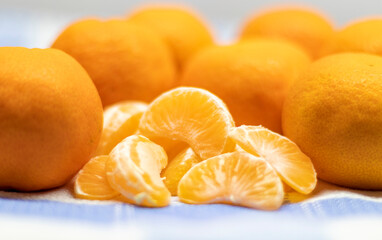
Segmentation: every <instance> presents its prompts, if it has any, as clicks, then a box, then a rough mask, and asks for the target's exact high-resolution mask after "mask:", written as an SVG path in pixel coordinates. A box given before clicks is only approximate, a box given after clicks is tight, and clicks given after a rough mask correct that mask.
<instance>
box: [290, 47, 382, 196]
mask: <svg viewBox="0 0 382 240" xmlns="http://www.w3.org/2000/svg"><path fill="white" fill-rule="evenodd" d="M381 82H382V58H381V57H379V56H376V55H371V54H365V53H342V54H336V55H331V56H327V57H324V58H322V59H320V60H318V61H316V62H315V63H313V64H312V65H311V67H310V68H309V69H308V70H307V71H306V72H305V73H304V74H303V75H302V76H301V78H300V79H299V80H298V81H296V82H295V84H294V85H293V87H292V88H291V90H290V92H289V94H288V97H287V99H286V101H285V105H284V111H283V130H284V134H285V136H286V137H288V138H290V139H291V140H292V141H293V142H295V143H296V144H297V145H298V146H299V147H300V148H301V150H302V151H303V152H304V153H305V154H307V155H308V156H309V157H310V158H311V159H312V162H313V164H314V166H315V168H316V170H317V174H318V177H319V178H321V179H323V180H325V181H328V182H331V183H334V184H338V185H342V186H346V187H353V188H363V189H379V190H381V189H382V175H381V172H382V162H381V159H382V148H381V142H382V124H381V123H382V84H381Z"/></svg>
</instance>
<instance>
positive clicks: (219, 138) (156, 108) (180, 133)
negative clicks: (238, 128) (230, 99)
mask: <svg viewBox="0 0 382 240" xmlns="http://www.w3.org/2000/svg"><path fill="white" fill-rule="evenodd" d="M233 126H234V122H233V120H232V116H231V114H230V113H229V111H228V109H227V107H226V106H225V104H224V103H223V101H222V100H220V99H219V98H218V97H216V96H215V95H213V94H212V93H210V92H208V91H206V90H204V89H200V88H191V87H180V88H175V89H173V90H170V91H168V92H166V93H164V94H162V95H161V96H159V97H158V98H157V99H155V100H154V101H153V102H152V103H151V104H150V105H149V107H148V109H147V111H146V112H145V113H144V114H143V116H142V118H141V121H140V124H139V131H140V133H142V134H143V135H145V136H147V137H149V138H150V139H151V138H156V137H167V138H170V139H172V140H179V141H183V142H186V143H187V144H188V145H189V146H190V147H191V148H192V149H193V150H194V151H195V153H196V154H197V155H198V156H200V157H201V158H202V159H207V158H210V157H213V156H216V155H219V154H220V153H222V152H223V150H224V148H225V145H226V142H227V138H228V133H229V130H230V129H231V128H232V127H233Z"/></svg>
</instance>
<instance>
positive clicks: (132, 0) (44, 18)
mask: <svg viewBox="0 0 382 240" xmlns="http://www.w3.org/2000/svg"><path fill="white" fill-rule="evenodd" d="M150 3H170V4H173V3H175V4H179V5H184V4H185V5H188V6H190V7H192V8H194V9H195V10H196V11H198V12H199V13H200V14H201V15H202V16H203V17H204V18H205V20H206V21H207V22H208V23H209V25H210V26H211V27H212V28H213V32H214V34H215V36H216V38H217V39H218V40H219V41H220V42H228V41H230V40H232V39H234V38H235V36H236V35H237V32H238V31H239V30H240V26H241V25H242V24H243V22H244V21H245V20H246V18H248V16H250V15H251V14H253V13H254V12H257V11H259V10H261V9H263V8H267V7H270V6H273V5H287V4H293V5H306V6H310V7H313V8H316V9H318V10H320V11H321V12H322V13H324V14H325V15H326V16H328V17H329V18H330V19H331V20H332V21H333V22H334V24H335V26H336V27H342V26H343V25H346V24H347V23H349V22H350V21H352V20H354V19H359V18H364V17H367V16H373V15H381V13H382V1H381V0H363V1H361V0H299V1H280V0H252V1H250V0H231V1H222V0H179V1H139V0H108V1H106V0H0V46H25V47H39V48H45V47H49V46H50V44H51V43H52V41H53V40H54V38H55V37H56V36H57V34H59V33H60V31H61V30H62V29H63V28H64V27H65V26H66V25H67V24H69V23H70V22H71V21H73V20H76V19H79V18H82V17H86V16H98V17H102V18H109V17H114V16H124V15H126V14H127V13H128V12H129V11H130V10H132V9H133V8H135V7H137V6H141V5H145V4H150Z"/></svg>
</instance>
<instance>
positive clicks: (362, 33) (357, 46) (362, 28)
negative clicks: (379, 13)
mask: <svg viewBox="0 0 382 240" xmlns="http://www.w3.org/2000/svg"><path fill="white" fill-rule="evenodd" d="M381 29H382V19H381V18H380V19H369V20H363V21H358V22H356V23H353V24H351V25H349V26H347V27H345V28H344V29H342V30H341V31H339V32H338V33H337V35H336V51H337V52H367V53H374V54H377V55H379V56H382V35H381V34H380V31H381Z"/></svg>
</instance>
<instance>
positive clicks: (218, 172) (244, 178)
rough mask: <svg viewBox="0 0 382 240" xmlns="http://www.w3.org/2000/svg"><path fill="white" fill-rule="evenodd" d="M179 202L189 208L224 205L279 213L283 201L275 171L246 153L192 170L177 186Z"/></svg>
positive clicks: (216, 159)
mask: <svg viewBox="0 0 382 240" xmlns="http://www.w3.org/2000/svg"><path fill="white" fill-rule="evenodd" d="M178 197H179V200H181V201H182V202H185V203H191V204H205V203H226V204H233V205H240V206H245V207H250V208H256V209H263V210H274V209H278V208H279V207H280V206H281V204H282V202H283V197H284V190H283V185H282V182H281V180H280V177H279V176H278V175H277V173H276V172H275V170H274V169H273V168H272V167H271V166H270V165H269V164H268V163H267V162H266V161H265V160H263V159H262V158H260V157H255V156H253V155H251V154H249V153H246V152H233V153H226V154H222V155H219V156H216V157H212V158H209V159H207V160H205V161H202V162H200V163H198V164H196V165H195V166H194V167H192V168H191V169H190V170H189V171H188V172H187V173H186V174H185V175H184V176H183V178H182V179H181V180H180V182H179V185H178Z"/></svg>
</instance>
